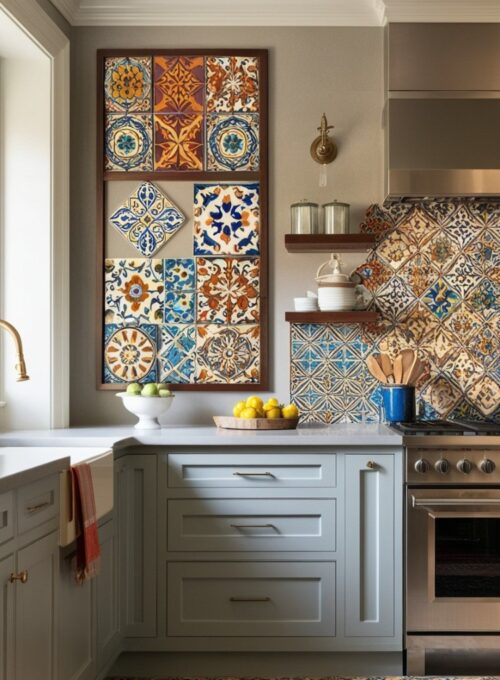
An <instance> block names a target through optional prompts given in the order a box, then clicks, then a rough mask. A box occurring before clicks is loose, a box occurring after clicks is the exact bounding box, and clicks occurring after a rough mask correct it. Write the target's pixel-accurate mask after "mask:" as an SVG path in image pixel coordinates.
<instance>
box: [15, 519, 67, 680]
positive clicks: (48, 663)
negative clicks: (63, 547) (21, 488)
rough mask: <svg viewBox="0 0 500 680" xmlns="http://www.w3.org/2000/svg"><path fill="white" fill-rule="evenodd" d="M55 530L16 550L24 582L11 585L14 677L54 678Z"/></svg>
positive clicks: (56, 548)
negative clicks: (13, 615)
mask: <svg viewBox="0 0 500 680" xmlns="http://www.w3.org/2000/svg"><path fill="white" fill-rule="evenodd" d="M57 553H58V547H57V532H56V531H55V532H53V533H51V534H49V535H48V536H44V538H41V539H39V540H38V541H35V543H32V544H31V545H28V546H27V547H26V548H23V549H22V550H20V551H19V552H18V554H17V571H18V572H23V571H25V572H26V573H27V576H28V578H27V581H26V583H22V582H21V581H17V582H16V583H15V584H14V589H15V596H14V597H15V612H16V624H15V673H16V674H15V677H16V678H17V680H27V679H28V678H36V680H54V678H56V677H57V674H56V668H55V663H54V660H55V654H54V645H55V635H54V633H55V619H56V588H55V583H56V577H57V573H58V555H57Z"/></svg>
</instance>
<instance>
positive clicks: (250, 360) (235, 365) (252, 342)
mask: <svg viewBox="0 0 500 680" xmlns="http://www.w3.org/2000/svg"><path fill="white" fill-rule="evenodd" d="M259 380H260V328H259V326H254V325H240V326H220V325H218V324H208V325H203V324H200V325H198V326H197V327H196V377H195V381H196V382H197V383H222V384H226V383H231V384H252V383H258V382H259Z"/></svg>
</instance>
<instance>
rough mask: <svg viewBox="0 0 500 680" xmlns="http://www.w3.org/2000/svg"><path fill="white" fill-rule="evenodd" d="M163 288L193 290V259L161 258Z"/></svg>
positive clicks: (194, 283)
mask: <svg viewBox="0 0 500 680" xmlns="http://www.w3.org/2000/svg"><path fill="white" fill-rule="evenodd" d="M163 267H164V280H165V288H167V289H169V290H194V289H195V286H196V282H195V266H194V259H193V258H192V257H189V258H167V259H165V260H163Z"/></svg>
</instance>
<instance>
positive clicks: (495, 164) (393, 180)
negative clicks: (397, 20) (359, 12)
mask: <svg viewBox="0 0 500 680" xmlns="http://www.w3.org/2000/svg"><path fill="white" fill-rule="evenodd" d="M387 31H388V52H387V53H388V69H387V83H388V88H387V107H386V158H387V184H386V194H387V197H388V199H389V200H390V199H398V198H401V197H413V198H417V197H426V196H429V197H439V196H500V25H499V24H390V25H389V26H388V28H387Z"/></svg>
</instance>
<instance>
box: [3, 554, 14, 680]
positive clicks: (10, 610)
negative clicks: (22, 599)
mask: <svg viewBox="0 0 500 680" xmlns="http://www.w3.org/2000/svg"><path fill="white" fill-rule="evenodd" d="M13 571H15V562H14V556H13V555H9V556H8V557H5V558H4V559H3V560H0V680H12V679H13V678H14V668H13V662H14V646H13V645H14V637H13V632H14V599H13V595H14V585H13V584H12V583H10V581H9V578H10V575H11V574H12V572H13Z"/></svg>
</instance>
